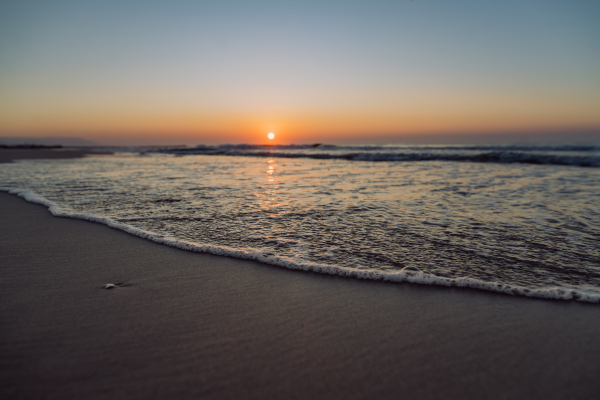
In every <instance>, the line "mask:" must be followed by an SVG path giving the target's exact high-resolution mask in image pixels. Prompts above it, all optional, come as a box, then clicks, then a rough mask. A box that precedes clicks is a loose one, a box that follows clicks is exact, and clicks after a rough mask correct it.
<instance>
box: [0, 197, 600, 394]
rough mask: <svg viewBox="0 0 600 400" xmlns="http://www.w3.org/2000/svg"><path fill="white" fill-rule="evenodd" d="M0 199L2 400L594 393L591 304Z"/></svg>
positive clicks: (594, 315)
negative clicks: (178, 234)
mask: <svg viewBox="0 0 600 400" xmlns="http://www.w3.org/2000/svg"><path fill="white" fill-rule="evenodd" d="M0 204H1V206H0V265H1V267H0V310H1V311H0V318H1V321H0V326H1V330H0V355H1V357H0V360H1V361H0V362H1V363H2V364H1V367H0V371H1V372H0V396H1V397H2V398H10V399H34V398H35V399H40V398H48V399H66V398H92V399H101V398H112V399H114V398H117V399H121V398H122V399H148V398H157V399H162V398H206V399H226V398H248V399H259V398H297V399H309V398H324V399H338V398H340V399H342V398H343V399H371V398H390V399H391V398H406V399H439V398H461V399H481V398H485V399H507V398H527V399H564V398H570V399H584V398H592V397H594V396H596V395H597V393H598V391H599V390H600V381H599V380H598V373H599V371H600V361H599V360H600V341H598V337H600V306H598V305H597V304H587V303H582V302H576V301H557V300H542V299H534V298H527V297H523V296H510V295H505V294H496V293H491V292H485V291H479V290H474V289H466V288H447V287H435V286H427V285H417V284H410V283H386V282H377V281H367V280H360V279H354V278H344V277H340V276H330V275H324V274H317V273H311V272H302V271H292V270H288V269H285V268H281V267H276V266H270V265H266V264H262V263H259V262H256V261H248V260H239V259H233V258H228V257H221V256H215V255H211V254H203V253H196V252H190V251H185V250H180V249H176V248H172V247H169V246H165V245H159V244H156V243H153V242H151V241H148V240H145V239H142V238H139V237H136V236H133V235H129V234H127V233H125V232H123V231H119V230H116V229H112V228H109V227H107V226H105V225H102V224H97V223H92V222H88V221H80V220H75V219H69V218H57V217H53V216H52V215H51V214H50V213H49V212H48V210H47V208H46V207H44V206H41V205H36V204H31V203H28V202H26V201H25V200H24V199H21V198H19V197H17V196H14V195H9V194H6V193H0ZM109 283H112V284H119V285H118V286H117V287H116V288H113V289H110V290H107V289H103V287H104V286H105V285H106V284H109Z"/></svg>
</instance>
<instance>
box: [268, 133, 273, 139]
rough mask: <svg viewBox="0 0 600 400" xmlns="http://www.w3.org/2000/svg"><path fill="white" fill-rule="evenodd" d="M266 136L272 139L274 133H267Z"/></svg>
mask: <svg viewBox="0 0 600 400" xmlns="http://www.w3.org/2000/svg"><path fill="white" fill-rule="evenodd" d="M267 136H268V137H269V139H273V138H274V137H275V134H274V133H269V134H268V135H267Z"/></svg>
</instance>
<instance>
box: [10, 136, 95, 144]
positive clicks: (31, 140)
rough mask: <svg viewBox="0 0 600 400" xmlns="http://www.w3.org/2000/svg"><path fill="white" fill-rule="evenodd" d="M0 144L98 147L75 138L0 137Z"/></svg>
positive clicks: (90, 142) (88, 141)
mask: <svg viewBox="0 0 600 400" xmlns="http://www.w3.org/2000/svg"><path fill="white" fill-rule="evenodd" d="M0 144H3V145H9V146H15V145H39V146H98V145H99V144H98V143H96V142H92V141H91V140H85V139H81V138H77V137H16V136H13V137H0Z"/></svg>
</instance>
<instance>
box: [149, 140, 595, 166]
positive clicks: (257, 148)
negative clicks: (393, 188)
mask: <svg viewBox="0 0 600 400" xmlns="http://www.w3.org/2000/svg"><path fill="white" fill-rule="evenodd" d="M153 152H158V153H168V154H174V155H180V156H182V155H220V156H248V157H279V158H312V159H341V160H349V161H372V162H381V161H388V162H390V161H396V162H409V161H456V162H479V163H503V164H511V163H520V164H543V165H566V166H577V167H600V155H598V154H596V152H600V146H594V145H589V146H575V145H569V146H565V145H561V146H558V145H557V146H521V145H502V146H437V147H436V146H411V147H406V146H396V147H394V146H335V145H323V144H313V145H273V146H267V145H248V144H239V145H221V146H204V145H200V146H197V147H192V148H187V147H180V148H163V149H153V150H147V151H146V152H145V153H153ZM566 152H568V154H565V153H566ZM573 153H579V154H573ZM581 153H583V154H581Z"/></svg>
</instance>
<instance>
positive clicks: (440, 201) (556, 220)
mask: <svg viewBox="0 0 600 400" xmlns="http://www.w3.org/2000/svg"><path fill="white" fill-rule="evenodd" d="M110 152H112V153H113V154H112V155H101V154H98V155H97V156H89V157H84V158H79V159H59V160H21V161H17V162H13V163H9V164H0V188H1V190H3V191H8V192H10V193H13V194H18V195H19V196H22V197H24V198H25V199H27V200H29V201H31V202H34V203H39V204H43V205H45V206H47V207H48V208H49V210H50V212H51V213H52V214H54V215H55V216H59V217H70V218H78V219H84V220H89V221H95V222H99V223H102V224H106V225H108V226H111V227H113V228H116V229H121V230H123V231H126V232H129V233H130V234H133V235H137V236H140V237H143V238H146V239H148V240H152V241H154V242H157V243H160V244H164V245H168V246H173V247H178V248H181V249H186V250H191V251H196V252H206V253H212V254H218V255H224V256H229V257H234V258H240V259H252V260H258V261H260V262H263V263H266V264H271V265H275V266H279V267H282V268H289V269H295V270H303V271H312V272H316V273H322V274H333V275H340V276H345V277H348V278H358V279H364V280H381V281H391V282H408V283H412V284H424V285H438V286H446V287H464V288H474V289H480V290H485V291H492V292H501V293H507V294H511V295H519V296H527V297H533V298H545V299H559V300H576V301H583V302H591V303H598V302H600V144H556V145H547V144H546V145H542V144H527V145H524V144H505V145H497V144H491V145H386V146H376V145H372V146H368V145H365V146H335V145H324V144H312V145H289V146H282V145H280V146H269V145H264V146H260V145H221V146H206V145H199V146H196V147H164V148H157V147H154V148H143V147H138V148H121V149H110ZM104 153H106V150H104Z"/></svg>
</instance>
